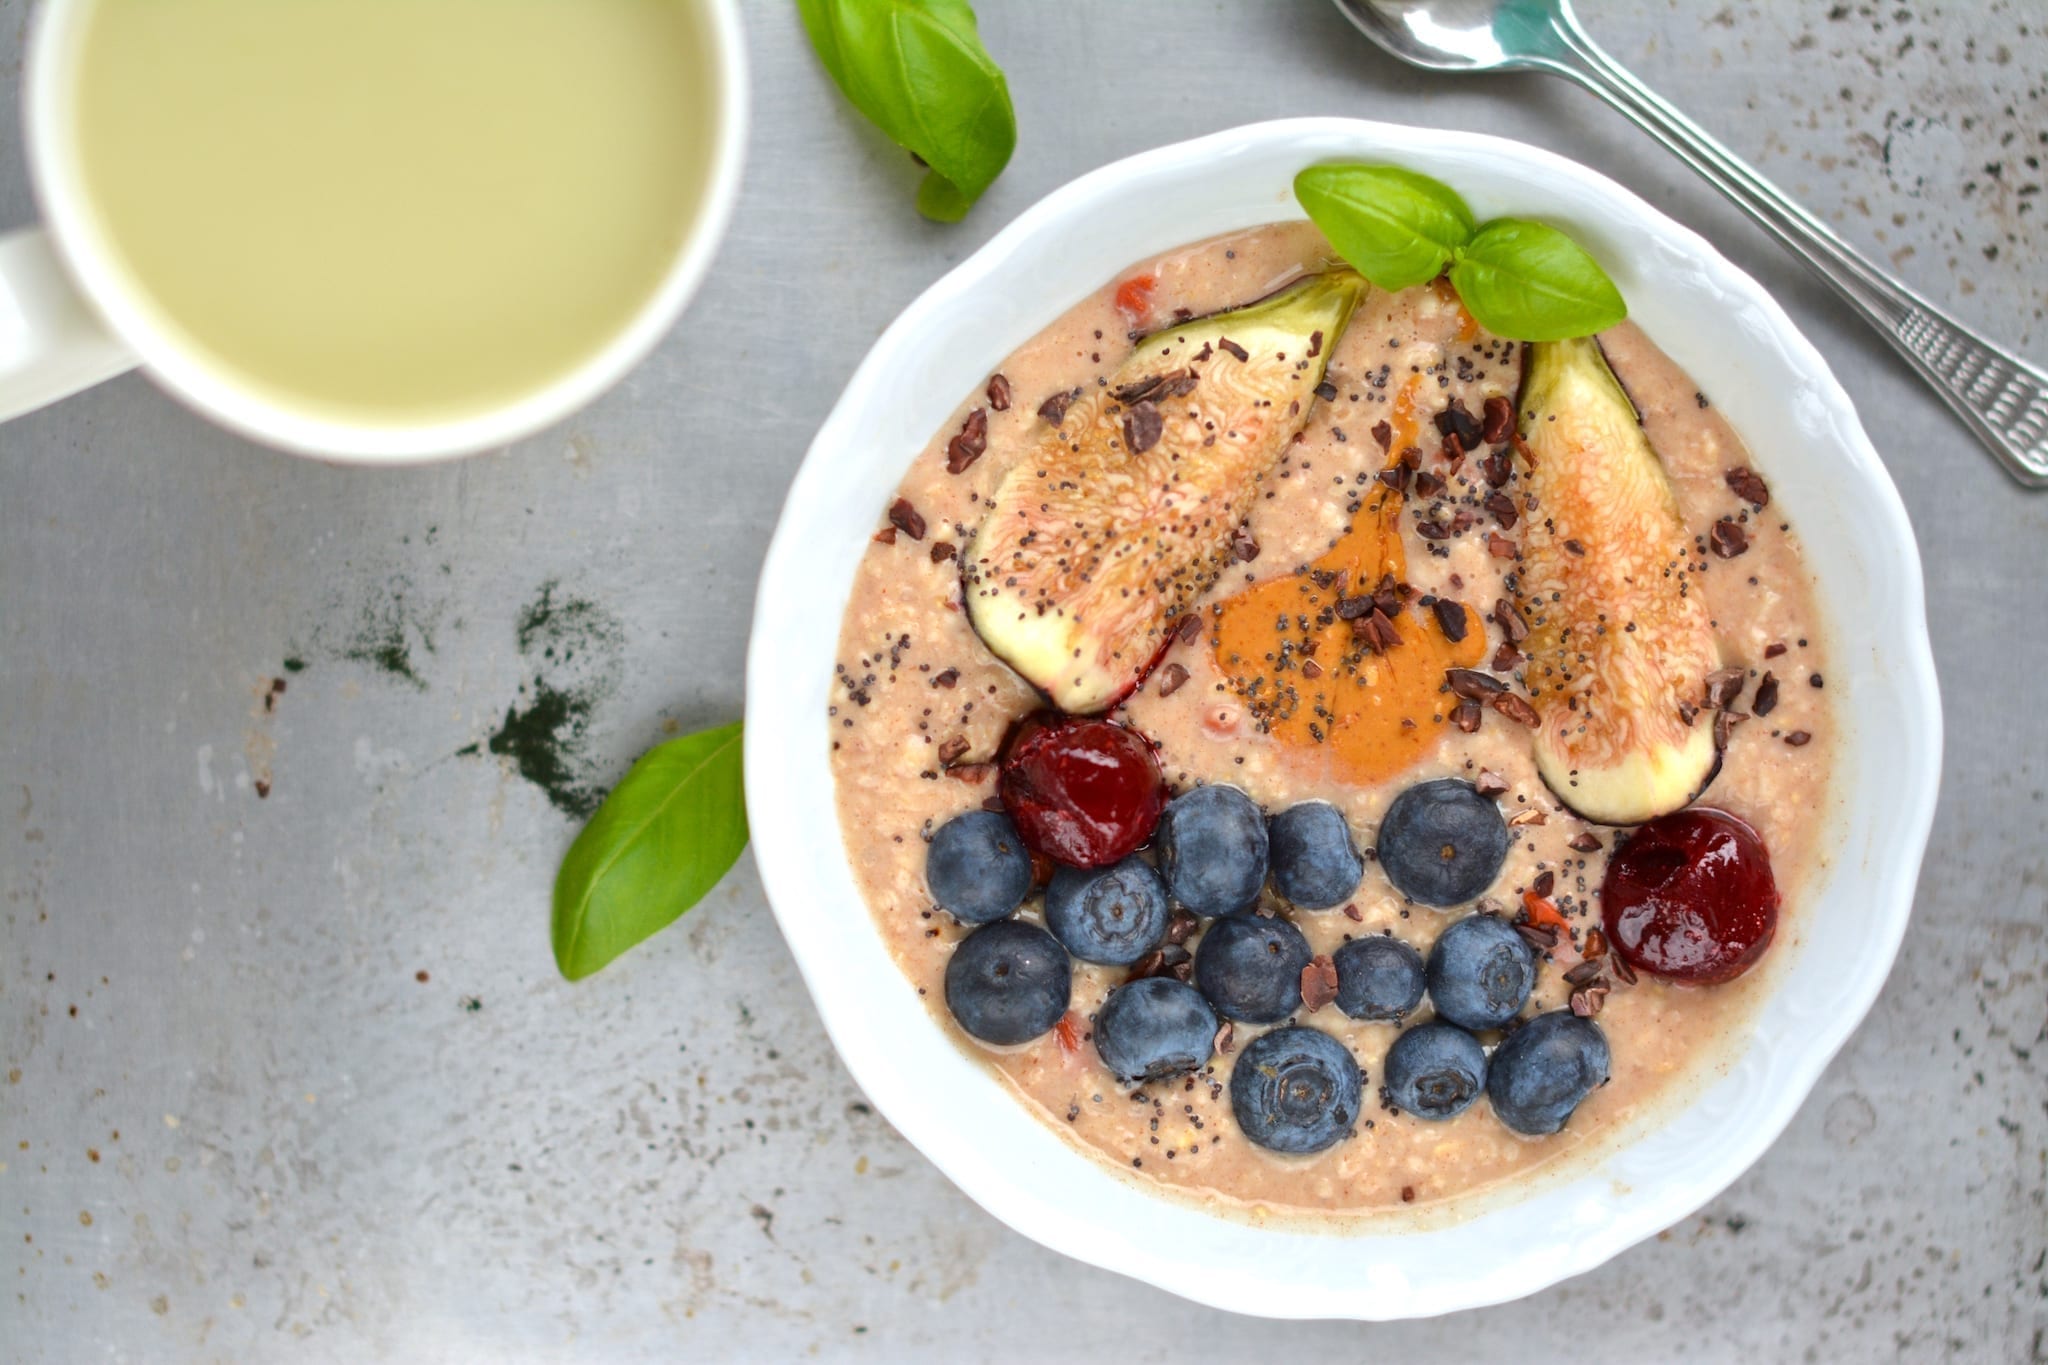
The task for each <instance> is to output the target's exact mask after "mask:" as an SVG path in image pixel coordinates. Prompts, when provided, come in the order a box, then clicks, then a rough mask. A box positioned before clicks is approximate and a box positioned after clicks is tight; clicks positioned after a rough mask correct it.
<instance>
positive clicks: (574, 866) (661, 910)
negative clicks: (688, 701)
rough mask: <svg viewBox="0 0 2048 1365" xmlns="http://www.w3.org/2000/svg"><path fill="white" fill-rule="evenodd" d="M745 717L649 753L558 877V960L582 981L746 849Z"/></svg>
mask: <svg viewBox="0 0 2048 1365" xmlns="http://www.w3.org/2000/svg"><path fill="white" fill-rule="evenodd" d="M740 771H741V764H740V722H738V721H734V722H733V723H732V724H731V725H725V726H720V727H719V728H718V729H716V730H700V731H698V732H697V733H696V734H693V735H683V736H681V737H680V738H677V739H672V740H669V741H668V742H667V743H665V744H659V745H656V746H655V747H654V748H653V749H650V750H648V751H647V753H645V754H643V755H642V756H641V758H640V761H639V762H638V763H635V764H634V765H633V767H632V770H631V771H630V772H628V773H627V774H626V776H625V778H624V779H623V780H621V781H620V783H619V785H618V786H616V787H614V788H612V791H611V795H609V796H607V797H606V798H605V799H604V804H603V805H601V806H599V807H598V808H597V814H595V815H593V816H591V817H590V823H589V824H587V825H585V826H584V827H583V832H582V833H581V834H579V835H577V836H576V842H575V843H573V844H571V845H569V852H568V853H567V854H566V855H564V857H563V858H562V868H561V871H559V872H558V873H556V874H555V907H554V924H553V936H554V945H555V965H556V966H557V967H559V968H560V969H561V972H562V975H563V976H565V977H567V978H569V980H571V981H579V980H581V979H582V978H584V977H586V976H589V975H590V974H591V973H592V972H594V971H596V970H597V969H598V968H600V967H602V966H604V965H605V964H606V963H607V962H610V961H611V960H612V959H613V958H615V957H617V956H618V955H619V954H620V953H623V952H625V951H626V950H627V949H628V948H631V947H632V946H633V945H634V944H636V943H639V942H640V941H641V940H642V939H645V938H647V937H649V936H650V935H652V934H654V933H655V932H656V931H658V930H661V929H665V928H667V927H668V926H669V925H670V924H673V923H674V922H675V921H676V919H677V917H679V916H680V915H681V914H682V913H683V912H684V911H685V910H688V909H689V908H690V907H691V906H693V905H695V904H696V903H697V902H698V901H699V900H701V899H702V898H703V896H704V893H705V892H707V891H709V890H710V889H711V888H712V887H714V886H716V885H717V884H718V879H719V878H721V877H723V876H724V875H725V874H726V871H727V869H729V868H730V867H731V866H732V865H733V864H734V863H735V862H737V861H738V860H739V856H740V853H741V852H742V851H743V850H744V849H745V848H746V846H747V807H746V801H745V799H744V797H745V793H744V791H743V789H742V786H741V781H740Z"/></svg>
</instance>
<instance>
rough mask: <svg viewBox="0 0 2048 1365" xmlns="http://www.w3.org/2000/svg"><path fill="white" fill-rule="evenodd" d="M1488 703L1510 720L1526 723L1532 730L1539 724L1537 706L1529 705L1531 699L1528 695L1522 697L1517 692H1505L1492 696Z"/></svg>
mask: <svg viewBox="0 0 2048 1365" xmlns="http://www.w3.org/2000/svg"><path fill="white" fill-rule="evenodd" d="M1487 704H1488V705H1489V706H1491V707H1493V709H1494V710H1496V711H1498V712H1500V713H1501V714H1502V715H1504V716H1506V717H1507V718H1508V719H1509V720H1512V721H1515V722H1517V723H1518V724H1521V725H1526V726H1528V727H1529V728H1530V729H1532V730H1533V729H1535V728H1536V726H1537V724H1538V721H1537V718H1536V708H1535V707H1533V706H1531V705H1529V701H1528V699H1527V698H1526V697H1522V696H1520V695H1518V694H1516V693H1513V692H1503V693H1501V694H1500V695H1499V696H1497V697H1494V698H1491V699H1490V700H1489V701H1488V703H1487Z"/></svg>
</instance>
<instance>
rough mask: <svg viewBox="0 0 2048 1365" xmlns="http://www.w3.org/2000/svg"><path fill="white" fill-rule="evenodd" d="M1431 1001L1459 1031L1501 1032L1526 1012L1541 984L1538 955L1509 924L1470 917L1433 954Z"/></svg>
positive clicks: (1442, 939)
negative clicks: (1533, 990) (1532, 993)
mask: <svg viewBox="0 0 2048 1365" xmlns="http://www.w3.org/2000/svg"><path fill="white" fill-rule="evenodd" d="M1428 973H1429V1001H1430V1003H1431V1004H1433V1005H1435V1006H1436V1012H1437V1014H1438V1015H1440V1016H1441V1017H1443V1018H1445V1019H1448V1020H1450V1021H1451V1022H1452V1023H1454V1024H1456V1025H1457V1026H1458V1027H1459V1028H1469V1029H1484V1028H1499V1027H1500V1026H1501V1025H1502V1024H1505V1023H1506V1022H1507V1021H1508V1020H1510V1019H1512V1018H1514V1017H1515V1016H1516V1015H1517V1014H1519V1013H1521V1011H1522V1005H1523V1003H1524V1002H1526V1001H1527V1000H1528V998H1529V991H1530V989H1531V988H1532V987H1534V986H1535V984H1536V955H1535V954H1534V953H1532V952H1530V951H1529V945H1528V944H1527V943H1526V942H1524V941H1523V939H1522V936H1521V935H1520V934H1518V933H1516V932H1515V931H1514V930H1513V929H1512V928H1510V927H1509V926H1508V922H1507V921H1506V920H1503V919H1497V918H1495V917H1494V916H1492V915H1470V916H1467V917H1466V918H1464V919H1461V920H1459V921H1458V922H1457V923H1456V924H1453V925H1452V926H1451V927H1450V928H1448V929H1446V930H1444V931H1443V932H1442V933H1441V934H1438V935H1437V936H1436V944H1435V946H1434V947H1432V948H1431V949H1430V950H1429V968H1428Z"/></svg>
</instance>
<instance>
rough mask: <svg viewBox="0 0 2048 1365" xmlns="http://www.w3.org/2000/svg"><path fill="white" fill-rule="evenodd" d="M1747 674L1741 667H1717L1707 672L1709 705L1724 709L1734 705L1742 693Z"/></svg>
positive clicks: (1707, 700) (1707, 699) (1707, 698)
mask: <svg viewBox="0 0 2048 1365" xmlns="http://www.w3.org/2000/svg"><path fill="white" fill-rule="evenodd" d="M1747 676H1748V675H1747V674H1745V673H1744V672H1743V670H1741V669H1739V668H1717V669H1715V670H1714V671H1713V672H1712V673H1709V674H1707V688H1706V703H1707V705H1709V706H1712V707H1715V708H1716V709H1718V710H1722V711H1725V710H1727V709H1728V708H1729V707H1731V706H1733V705H1734V704H1735V699H1736V698H1737V697H1740V696H1741V695H1742V683H1743V679H1744V678H1745V677H1747Z"/></svg>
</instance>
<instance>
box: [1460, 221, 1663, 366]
mask: <svg viewBox="0 0 2048 1365" xmlns="http://www.w3.org/2000/svg"><path fill="white" fill-rule="evenodd" d="M1451 284H1452V285H1453V286H1455V287H1456V289H1457V291H1458V297H1459V298H1461V299H1463V300H1464V301H1465V307H1466V308H1467V309H1468V310H1469V311H1470V312H1471V314H1472V316H1473V317H1475V318H1477V319H1478V320H1479V325H1480V326H1482V327H1484V328H1485V329H1486V330H1487V331H1489V332H1491V333H1493V334H1494V335H1495V336H1498V337H1506V338H1508V339H1510V340H1512V341H1563V340H1565V339H1566V338H1567V337H1582V336H1589V335H1591V334H1592V333H1594V332H1598V331H1600V330H1601V329H1603V328H1607V327H1612V326H1613V325H1614V324H1615V323H1617V322H1620V321H1621V320H1622V319H1623V318H1625V317H1627V316H1628V304H1627V303H1626V302H1624V301H1623V300H1622V297H1621V291H1620V290H1619V289H1616V288H1615V287H1614V281H1613V280H1610V279H1608V278H1607V272H1606V271H1604V270H1602V269H1601V268H1600V263H1599V262H1598V261H1596V260H1594V259H1593V258H1592V257H1591V256H1589V255H1587V254H1586V250H1585V248H1584V247H1582V246H1580V245H1579V244H1578V243H1577V242H1574V241H1573V240H1572V239H1571V238H1569V237H1567V236H1565V235H1564V234H1563V233H1562V232H1559V231H1558V230H1557V229H1556V228H1554V227H1547V226H1545V225H1544V224H1542V223H1532V222H1529V221H1527V220H1525V219H1521V218H1496V219H1494V220H1493V221H1492V222H1490V223H1488V224H1487V225H1486V226H1485V227H1483V228H1481V229H1479V232H1478V235H1477V236H1475V237H1473V239H1472V240H1471V241H1469V242H1467V243H1466V244H1465V246H1464V247H1463V249H1461V250H1460V251H1459V252H1458V258H1457V260H1456V261H1455V262H1454V263H1453V264H1452V265H1451Z"/></svg>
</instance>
